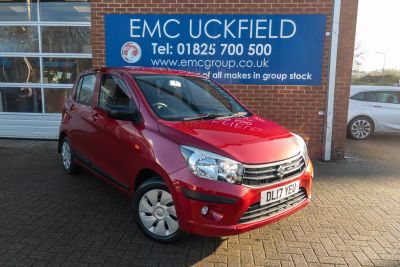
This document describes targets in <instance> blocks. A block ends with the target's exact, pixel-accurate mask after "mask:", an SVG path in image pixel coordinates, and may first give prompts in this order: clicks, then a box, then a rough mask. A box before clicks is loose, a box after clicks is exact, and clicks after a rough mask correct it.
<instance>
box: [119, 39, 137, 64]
mask: <svg viewBox="0 0 400 267" xmlns="http://www.w3.org/2000/svg"><path fill="white" fill-rule="evenodd" d="M121 57H122V59H123V60H125V61H126V62H128V63H136V62H138V61H139V60H140V58H141V57H142V49H141V48H140V46H139V45H138V44H137V43H135V42H127V43H125V44H124V45H123V46H122V48H121Z"/></svg>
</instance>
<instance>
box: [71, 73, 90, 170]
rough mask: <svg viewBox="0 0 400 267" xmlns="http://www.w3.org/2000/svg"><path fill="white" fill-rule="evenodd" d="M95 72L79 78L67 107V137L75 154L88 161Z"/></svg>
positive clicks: (85, 161)
mask: <svg viewBox="0 0 400 267" xmlns="http://www.w3.org/2000/svg"><path fill="white" fill-rule="evenodd" d="M95 86H96V74H95V73H90V74H87V75H84V76H82V77H81V78H80V81H79V83H78V86H77V88H76V91H75V95H74V97H73V101H72V103H70V104H69V105H68V107H67V112H68V113H69V114H70V115H71V120H70V121H71V122H70V123H71V126H72V127H70V128H71V131H70V133H69V139H70V141H71V146H72V149H73V152H74V154H75V156H76V157H77V158H78V159H79V160H81V161H83V162H84V163H88V162H89V160H90V157H91V143H92V140H91V133H92V132H93V130H94V129H93V126H92V125H93V123H92V121H93V115H92V106H93V95H94V90H95Z"/></svg>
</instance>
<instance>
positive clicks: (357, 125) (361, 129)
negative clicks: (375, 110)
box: [350, 119, 372, 139]
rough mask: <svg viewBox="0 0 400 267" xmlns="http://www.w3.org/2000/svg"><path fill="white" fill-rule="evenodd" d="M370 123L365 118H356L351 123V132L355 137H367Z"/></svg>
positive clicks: (369, 131)
mask: <svg viewBox="0 0 400 267" xmlns="http://www.w3.org/2000/svg"><path fill="white" fill-rule="evenodd" d="M371 128H372V127H371V123H370V122H369V121H367V120H365V119H358V120H356V121H354V122H353V124H352V125H351V129H350V130H351V134H352V135H353V136H354V137H355V138H357V139H364V138H367V137H368V136H369V135H370V133H371Z"/></svg>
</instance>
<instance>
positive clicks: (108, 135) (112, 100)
mask: <svg viewBox="0 0 400 267" xmlns="http://www.w3.org/2000/svg"><path fill="white" fill-rule="evenodd" d="M106 104H110V105H125V106H130V107H132V106H133V105H136V104H135V101H134V100H133V98H132V96H131V94H130V92H129V90H128V87H127V85H126V84H125V82H124V80H123V79H122V77H120V76H119V75H117V74H103V76H102V78H101V82H100V87H99V92H98V104H97V106H96V107H95V108H94V109H93V118H94V124H93V125H94V127H95V131H94V133H93V136H92V142H93V149H92V150H93V156H92V162H93V167H94V168H97V171H98V172H100V174H102V175H103V176H105V178H107V179H109V180H111V181H112V182H113V183H114V184H117V185H118V186H120V187H122V188H124V189H126V190H128V189H129V181H131V180H132V178H133V176H134V174H135V173H136V170H137V168H138V166H137V164H136V162H137V159H138V156H139V155H138V153H139V151H138V149H137V147H138V146H137V144H136V141H137V139H138V137H139V134H140V132H139V131H138V129H137V128H136V127H135V124H134V123H133V122H131V121H120V120H115V119H111V118H110V117H109V116H108V115H107V112H106ZM135 144H136V146H135ZM135 147H136V148H135Z"/></svg>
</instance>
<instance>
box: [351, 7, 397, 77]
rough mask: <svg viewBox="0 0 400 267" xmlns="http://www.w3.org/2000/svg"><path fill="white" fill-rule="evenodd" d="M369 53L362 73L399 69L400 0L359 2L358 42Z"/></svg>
mask: <svg viewBox="0 0 400 267" xmlns="http://www.w3.org/2000/svg"><path fill="white" fill-rule="evenodd" d="M357 42H359V43H360V44H361V49H362V50H365V51H366V53H365V54H364V55H363V58H362V59H361V63H362V65H361V66H360V70H363V71H371V70H378V69H379V70H381V69H382V66H383V61H384V55H382V54H378V53H376V52H380V53H384V54H385V55H386V64H385V69H398V70H400V0H359V4H358V17H357V33H356V43H357Z"/></svg>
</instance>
